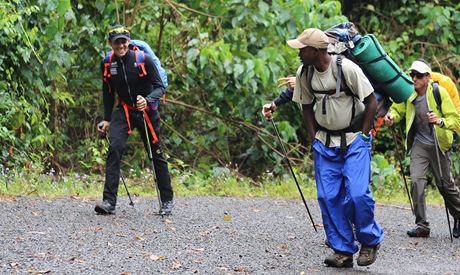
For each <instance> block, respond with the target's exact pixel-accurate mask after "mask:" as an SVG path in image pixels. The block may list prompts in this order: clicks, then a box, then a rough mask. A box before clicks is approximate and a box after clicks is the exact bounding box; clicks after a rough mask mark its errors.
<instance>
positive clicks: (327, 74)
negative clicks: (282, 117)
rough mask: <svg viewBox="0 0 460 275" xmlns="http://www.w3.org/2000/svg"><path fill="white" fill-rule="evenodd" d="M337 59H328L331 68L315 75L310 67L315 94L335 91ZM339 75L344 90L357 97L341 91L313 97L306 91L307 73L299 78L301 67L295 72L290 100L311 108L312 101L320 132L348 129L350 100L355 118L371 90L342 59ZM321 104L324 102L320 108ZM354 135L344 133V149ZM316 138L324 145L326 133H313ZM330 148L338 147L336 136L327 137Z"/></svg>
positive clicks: (357, 70) (360, 74)
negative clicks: (322, 129)
mask: <svg viewBox="0 0 460 275" xmlns="http://www.w3.org/2000/svg"><path fill="white" fill-rule="evenodd" d="M336 60H337V56H336V55H334V56H332V61H331V64H329V68H328V69H327V70H326V71H324V72H319V71H317V70H316V69H315V68H314V67H313V70H314V72H313V76H312V80H311V87H312V89H313V90H315V91H330V90H335V85H336V76H335V74H336V70H337V66H336V65H335V64H336ZM332 64H334V67H335V68H334V69H332V66H333V65H332ZM342 71H343V75H344V79H342V81H346V83H347V85H348V87H349V88H350V89H351V91H352V93H354V94H355V95H356V96H357V97H354V96H348V95H346V94H345V92H343V91H341V92H340V95H339V97H335V94H333V95H325V94H318V93H317V94H315V95H313V93H312V92H311V91H310V87H309V85H308V83H307V76H306V75H307V70H305V71H304V72H303V73H302V75H300V74H301V72H302V66H300V67H299V69H298V70H297V75H296V85H295V88H294V95H293V98H292V100H293V101H295V102H298V103H300V104H311V103H312V102H313V100H314V98H315V97H316V102H315V109H314V113H315V120H316V121H317V123H318V124H319V125H321V126H323V127H324V128H327V129H329V130H340V129H344V128H347V127H348V126H349V125H350V120H351V116H352V111H351V110H352V106H353V100H354V101H355V108H356V109H355V115H356V114H359V113H361V112H362V111H364V108H365V106H364V104H363V100H364V98H366V97H367V96H369V95H370V94H371V93H372V92H373V91H374V89H373V88H372V85H371V83H370V82H369V80H368V79H367V78H366V76H365V75H364V73H363V71H362V70H361V68H360V67H358V65H356V64H355V63H353V62H352V61H350V60H348V59H346V58H343V59H342ZM323 101H326V102H324V104H323ZM323 106H324V108H325V113H326V114H323ZM357 135H358V133H347V134H346V139H347V145H349V144H350V143H352V142H353V141H354V140H355V138H356V136H357ZM316 138H317V139H319V140H320V141H321V142H322V143H323V144H325V142H326V132H324V131H318V132H317V133H316ZM329 146H330V147H336V146H340V136H331V142H330V145H329Z"/></svg>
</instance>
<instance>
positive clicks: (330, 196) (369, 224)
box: [313, 136, 384, 254]
mask: <svg viewBox="0 0 460 275" xmlns="http://www.w3.org/2000/svg"><path fill="white" fill-rule="evenodd" d="M313 152H314V160H315V177H316V187H317V192H318V202H319V206H320V208H321V215H322V218H323V224H324V230H325V231H326V236H327V239H328V240H329V243H330V244H331V248H332V249H333V250H334V251H336V252H342V253H346V254H354V253H356V252H357V251H358V246H357V244H356V242H355V235H356V240H357V241H358V242H360V243H361V245H366V246H375V245H377V244H379V243H380V242H382V241H383V237H384V234H383V230H382V228H381V227H380V225H379V224H378V223H377V222H376V221H375V219H374V204H375V202H374V198H373V197H372V193H371V191H370V189H369V183H370V171H371V167H370V166H371V163H370V162H371V141H367V142H366V141H364V140H363V139H362V138H361V137H360V136H358V137H357V138H356V139H355V140H354V141H353V142H352V143H351V144H350V145H349V147H348V151H347V154H346V155H341V154H340V152H339V147H326V146H324V145H323V144H322V143H321V142H320V141H319V140H315V141H314V142H313ZM353 226H354V229H355V233H353Z"/></svg>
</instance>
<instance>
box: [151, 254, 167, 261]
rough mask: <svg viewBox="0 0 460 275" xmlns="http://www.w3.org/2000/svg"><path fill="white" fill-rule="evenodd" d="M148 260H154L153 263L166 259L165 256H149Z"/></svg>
mask: <svg viewBox="0 0 460 275" xmlns="http://www.w3.org/2000/svg"><path fill="white" fill-rule="evenodd" d="M149 258H150V260H154V261H163V260H164V259H166V257H165V256H158V255H150V257H149Z"/></svg>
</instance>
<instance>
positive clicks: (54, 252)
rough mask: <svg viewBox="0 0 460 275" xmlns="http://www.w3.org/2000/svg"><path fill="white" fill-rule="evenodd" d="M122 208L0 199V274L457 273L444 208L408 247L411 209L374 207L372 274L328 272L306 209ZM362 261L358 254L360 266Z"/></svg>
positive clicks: (182, 201)
mask: <svg viewBox="0 0 460 275" xmlns="http://www.w3.org/2000/svg"><path fill="white" fill-rule="evenodd" d="M134 202H135V206H134V207H131V206H129V205H128V199H127V197H122V198H120V199H119V204H118V209H117V214H116V215H112V216H99V215H96V214H95V213H94V210H93V209H94V204H95V203H96V201H95V200H92V199H86V198H78V197H66V198H59V199H53V200H48V199H43V198H29V197H20V198H14V199H11V198H0V247H1V249H0V273H1V274H159V273H160V274H161V273H177V274H194V273H198V274H242V273H251V274H311V273H320V274H336V273H337V271H346V273H347V274H355V273H356V274H363V273H369V274H459V273H460V239H454V243H453V244H451V242H450V239H449V234H448V229H447V228H448V227H447V221H446V215H445V210H444V207H441V206H430V207H429V209H428V217H429V218H430V222H431V224H432V231H431V233H432V234H431V237H430V238H428V239H412V238H409V237H407V236H406V233H405V232H406V230H407V229H409V228H411V227H412V226H413V224H412V222H413V218H412V216H411V212H410V209H409V208H407V206H405V207H400V206H392V205H381V204H377V210H376V216H377V220H378V222H379V223H380V224H381V225H382V226H383V227H384V230H385V234H386V238H385V240H384V242H383V244H382V247H381V249H380V252H379V256H378V259H377V261H376V262H375V263H374V264H373V265H371V266H369V267H358V266H357V265H356V264H355V267H354V268H352V269H346V270H337V269H334V268H330V267H326V266H324V264H323V260H324V258H325V257H326V256H327V255H328V254H329V253H330V250H329V249H328V248H327V247H326V246H325V245H324V232H323V228H322V227H321V219H320V213H319V207H318V204H317V202H316V201H309V202H308V203H309V207H310V210H311V211H312V214H313V218H314V220H315V222H316V223H317V224H318V229H319V230H318V231H319V232H318V233H315V231H314V230H313V228H312V227H311V225H310V221H309V219H308V215H307V213H306V210H305V208H304V206H303V204H302V202H301V200H280V199H272V198H245V199H241V198H227V197H224V198H223V197H187V198H182V197H180V198H177V199H176V205H175V209H174V214H173V215H172V216H170V217H167V218H163V219H162V218H161V217H160V216H158V215H156V213H157V211H158V202H157V201H156V197H136V198H135V199H134ZM356 257H357V255H355V258H356Z"/></svg>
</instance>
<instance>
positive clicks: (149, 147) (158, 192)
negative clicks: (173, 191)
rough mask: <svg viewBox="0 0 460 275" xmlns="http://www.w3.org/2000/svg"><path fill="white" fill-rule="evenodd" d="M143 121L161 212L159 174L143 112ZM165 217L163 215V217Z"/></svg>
mask: <svg viewBox="0 0 460 275" xmlns="http://www.w3.org/2000/svg"><path fill="white" fill-rule="evenodd" d="M142 119H143V120H144V129H145V138H146V142H147V151H148V152H147V154H148V157H149V159H150V163H151V164H152V171H153V181H154V185H155V188H156V191H157V197H158V205H159V206H160V210H159V211H161V208H162V207H163V203H162V202H161V198H160V190H159V188H158V178H157V173H156V172H155V165H154V163H153V153H152V147H151V146H150V139H149V131H148V129H147V122H146V121H145V112H142ZM162 216H163V215H162Z"/></svg>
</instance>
